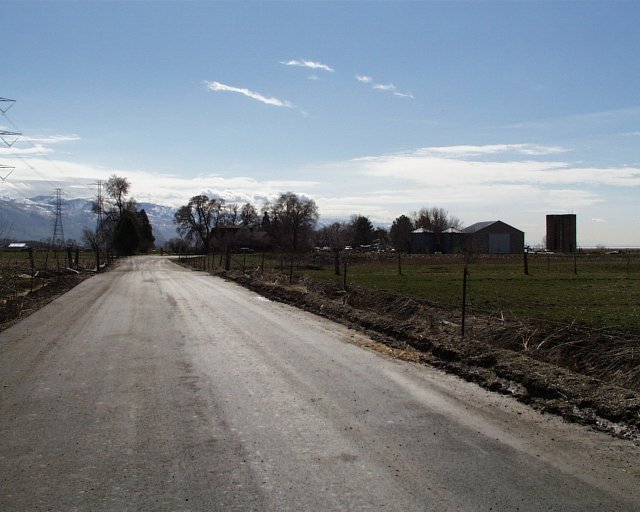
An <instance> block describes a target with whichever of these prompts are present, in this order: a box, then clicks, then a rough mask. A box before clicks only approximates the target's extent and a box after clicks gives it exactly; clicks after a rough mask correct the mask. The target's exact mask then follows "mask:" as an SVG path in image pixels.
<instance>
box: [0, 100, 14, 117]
mask: <svg viewBox="0 0 640 512" xmlns="http://www.w3.org/2000/svg"><path fill="white" fill-rule="evenodd" d="M15 102H16V100H10V99H9V98H0V112H2V113H3V114H6V112H7V110H9V109H10V108H11V107H13V104H14V103H15Z"/></svg>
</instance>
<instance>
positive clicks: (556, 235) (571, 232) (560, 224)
mask: <svg viewBox="0 0 640 512" xmlns="http://www.w3.org/2000/svg"><path fill="white" fill-rule="evenodd" d="M577 245H578V244H577V236H576V215H575V214H574V213H567V214H563V215H547V250H549V251H553V252H574V251H575V250H576V248H577Z"/></svg>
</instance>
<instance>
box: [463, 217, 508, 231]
mask: <svg viewBox="0 0 640 512" xmlns="http://www.w3.org/2000/svg"><path fill="white" fill-rule="evenodd" d="M496 222H500V221H497V220H486V221H484V222H476V223H475V224H471V226H467V227H466V228H463V229H462V232H463V233H476V232H478V231H480V230H481V229H484V228H486V227H489V226H491V224H495V223H496Z"/></svg>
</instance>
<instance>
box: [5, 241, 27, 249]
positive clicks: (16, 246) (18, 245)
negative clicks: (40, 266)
mask: <svg viewBox="0 0 640 512" xmlns="http://www.w3.org/2000/svg"><path fill="white" fill-rule="evenodd" d="M7 247H8V248H9V249H26V248H27V244H26V243H25V242H11V243H10V244H9V245H8V246H7Z"/></svg>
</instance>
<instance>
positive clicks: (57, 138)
mask: <svg viewBox="0 0 640 512" xmlns="http://www.w3.org/2000/svg"><path fill="white" fill-rule="evenodd" d="M27 140H28V141H30V142H33V143H36V144H60V143H63V142H75V141H78V140H81V139H80V136H78V135H48V136H35V137H28V138H27Z"/></svg>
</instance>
